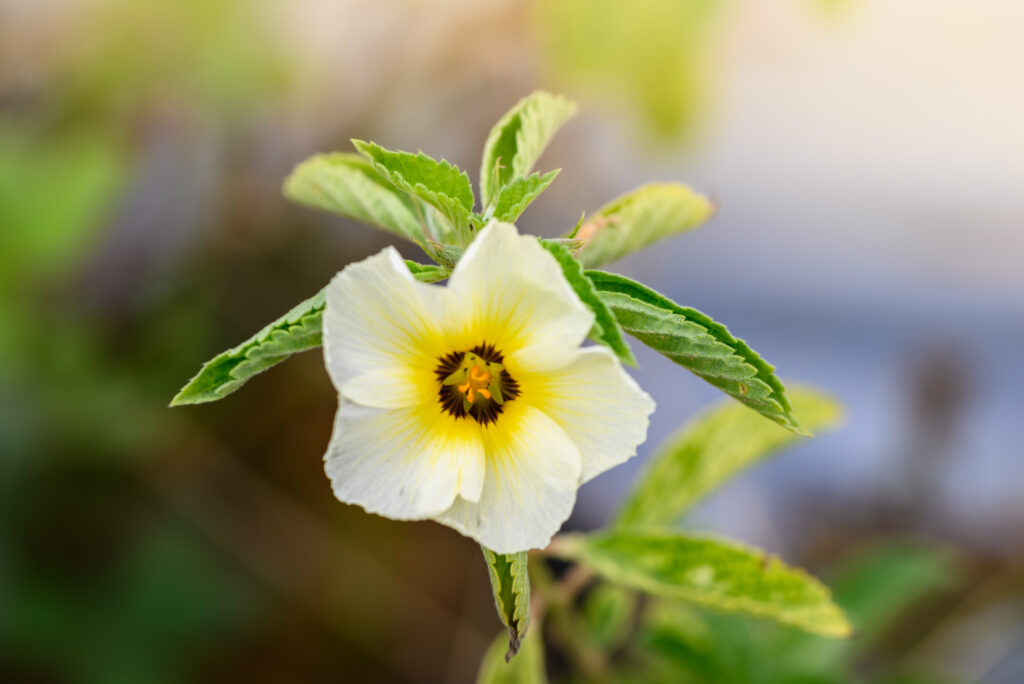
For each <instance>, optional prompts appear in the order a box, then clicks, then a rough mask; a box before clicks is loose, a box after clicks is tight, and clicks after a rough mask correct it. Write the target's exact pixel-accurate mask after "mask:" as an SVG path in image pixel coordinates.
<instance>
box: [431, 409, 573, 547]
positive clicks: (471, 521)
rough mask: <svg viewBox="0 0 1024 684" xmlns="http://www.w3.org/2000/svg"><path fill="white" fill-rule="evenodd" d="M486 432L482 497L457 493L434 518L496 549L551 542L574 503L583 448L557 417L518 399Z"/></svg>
mask: <svg viewBox="0 0 1024 684" xmlns="http://www.w3.org/2000/svg"><path fill="white" fill-rule="evenodd" d="M482 434H483V442H484V450H485V453H486V468H487V471H486V475H485V477H484V483H483V491H482V492H481V493H480V500H479V502H477V503H473V502H471V501H467V500H466V499H465V498H464V497H459V498H457V499H456V500H455V503H454V504H453V505H452V507H451V508H449V509H448V510H446V511H444V512H443V513H441V514H440V515H437V516H435V518H434V519H435V520H437V521H438V522H441V523H443V524H445V525H449V526H451V527H454V528H455V529H456V530H458V531H459V532H461V533H462V534H465V535H466V536H469V537H472V538H473V539H475V540H476V541H477V542H479V543H480V544H482V545H484V546H485V547H487V548H489V549H491V550H493V551H495V552H497V553H515V552H517V551H524V550H526V549H537V548H542V547H544V546H547V544H548V542H549V541H551V537H553V536H554V535H555V533H556V532H558V529H559V528H560V527H561V526H562V523H563V522H565V520H566V519H567V518H568V517H569V514H570V513H571V512H572V508H573V505H574V504H575V503H576V488H577V486H578V483H579V476H580V454H579V451H578V450H577V449H576V446H575V445H574V444H573V443H572V440H570V439H569V436H568V435H566V433H565V431H564V430H562V428H560V427H558V425H557V424H556V423H555V422H554V421H553V420H551V419H550V418H549V417H548V416H546V415H545V414H544V413H543V412H541V411H539V410H537V409H536V408H534V407H532V406H530V405H529V404H527V403H525V402H523V401H520V400H518V399H517V400H514V401H510V402H508V403H507V404H506V405H505V410H504V411H503V412H502V414H501V418H500V419H499V420H498V421H497V422H495V423H493V424H492V425H490V426H489V427H488V428H486V429H484V430H483V431H482Z"/></svg>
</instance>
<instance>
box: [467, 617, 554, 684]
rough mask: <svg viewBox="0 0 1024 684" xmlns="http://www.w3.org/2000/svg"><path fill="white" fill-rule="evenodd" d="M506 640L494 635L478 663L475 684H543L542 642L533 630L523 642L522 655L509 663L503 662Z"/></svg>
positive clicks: (544, 675) (544, 678) (544, 676)
mask: <svg viewBox="0 0 1024 684" xmlns="http://www.w3.org/2000/svg"><path fill="white" fill-rule="evenodd" d="M506 646H507V644H506V639H505V636H504V635H498V636H497V637H496V638H495V639H494V641H493V642H492V643H491V646H490V648H488V649H487V652H486V653H485V654H484V659H483V662H481V663H480V671H479V673H478V674H477V676H476V682H477V684H546V682H547V681H548V678H547V675H546V674H545V672H544V642H543V641H541V638H540V630H538V629H536V628H535V629H533V630H532V631H531V632H530V634H529V635H527V637H526V639H525V641H524V642H523V649H522V653H521V654H520V655H519V657H518V658H515V659H513V660H512V661H511V662H509V661H508V660H506V658H505V648H506Z"/></svg>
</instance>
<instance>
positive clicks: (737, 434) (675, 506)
mask: <svg viewBox="0 0 1024 684" xmlns="http://www.w3.org/2000/svg"><path fill="white" fill-rule="evenodd" d="M789 395H790V398H791V399H792V401H793V407H794V413H796V415H798V416H799V417H800V422H801V424H803V425H805V426H806V427H808V428H809V429H811V430H819V429H826V428H830V427H833V426H834V425H835V424H836V423H837V422H838V420H839V417H840V414H841V413H842V410H841V408H840V406H839V404H838V403H836V401H835V400H833V399H832V398H830V397H828V396H826V395H824V394H822V393H820V392H817V391H815V390H812V389H808V388H802V387H797V388H790V390H789ZM798 439H799V437H798V436H797V435H796V434H794V433H793V432H790V431H789V430H786V429H783V428H782V427H780V426H778V425H775V424H773V423H770V422H768V421H766V420H763V419H762V418H760V417H759V416H757V415H755V414H753V413H751V412H750V411H748V410H747V409H746V408H745V407H743V406H740V405H738V404H736V403H735V402H732V401H728V400H726V401H723V402H722V403H720V404H717V405H715V406H713V407H712V408H711V409H710V410H708V411H706V412H704V413H703V414H702V415H700V416H698V417H696V418H694V419H693V420H692V421H691V422H690V423H689V424H688V425H686V426H685V427H683V428H682V429H681V430H680V431H679V432H677V433H676V434H675V435H673V436H672V437H669V439H668V440H666V442H665V443H664V444H662V445H661V446H659V447H658V449H657V451H656V452H655V454H654V456H652V457H651V461H650V465H648V467H647V469H646V471H645V472H644V473H643V475H641V477H640V478H639V479H638V481H637V484H636V486H635V487H634V488H633V491H632V492H631V493H630V494H629V495H628V496H627V497H626V501H625V503H624V504H623V506H622V508H621V510H620V511H619V515H618V518H617V520H616V525H617V526H618V527H660V526H671V525H673V524H674V523H675V522H676V521H678V520H679V518H681V517H682V516H683V514H685V513H686V512H687V511H688V510H689V509H690V508H691V507H692V506H693V505H694V504H695V503H697V502H698V501H699V500H700V499H701V498H703V497H704V496H707V495H708V494H709V493H710V492H712V491H714V490H715V489H716V488H717V487H718V486H719V485H721V484H722V483H723V482H725V481H726V480H728V479H729V478H731V477H732V476H734V475H735V474H736V473H738V472H740V471H741V470H743V469H745V468H748V467H750V466H751V465H753V464H754V463H756V462H757V461H759V460H760V459H762V458H765V457H766V456H768V455H769V454H771V453H774V452H777V451H779V450H780V449H783V448H785V447H787V446H789V445H790V444H793V443H794V442H796V441H797V440H798Z"/></svg>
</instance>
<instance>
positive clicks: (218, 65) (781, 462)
mask: <svg viewBox="0 0 1024 684" xmlns="http://www.w3.org/2000/svg"><path fill="white" fill-rule="evenodd" d="M1022 26H1024V5H1021V4H1020V3H1019V2H1016V0H983V1H982V2H977V3H961V2H955V1H954V0H931V1H926V0H905V1H904V2H900V3H887V2H883V1H882V0H791V1H787V2H779V3H759V2H756V1H755V0H638V1H637V2H632V3H622V2H616V1H614V0H590V1H587V0H548V1H545V0H497V1H494V2H485V3H479V2H471V1H469V0H433V1H428V0H376V1H370V0H363V1H359V0H346V1H344V2H326V1H317V0H302V1H299V2H284V1H283V0H276V1H275V0H257V1H244V2H243V1H242V0H206V1H203V2H200V1H199V0H152V1H150V2H146V3H140V2H133V1H132V0H0V680H3V681H15V682H22V681H24V682H37V681H38V682H142V681H144V682H163V681H167V682H175V681H221V680H224V679H228V680H232V681H234V680H241V679H242V678H243V677H244V678H247V679H249V680H251V681H257V682H262V681H267V682H270V681H412V682H436V681H449V682H460V681H466V680H471V679H472V677H473V676H474V673H475V671H476V666H477V663H478V661H479V657H480V655H481V653H482V651H483V649H484V648H485V647H486V644H487V643H488V641H489V639H490V638H491V636H492V635H493V634H494V633H495V632H496V631H497V628H498V624H497V622H496V620H495V617H494V615H493V609H492V605H491V603H490V598H489V589H488V586H487V579H486V573H485V571H484V567H483V564H482V562H481V561H480V558H479V552H478V551H477V550H476V548H475V547H474V545H473V544H472V542H470V541H469V540H467V539H463V538H461V537H459V536H458V535H457V534H455V533H454V532H452V531H451V530H448V529H447V528H442V527H440V526H437V525H434V524H432V523H417V524H408V523H402V524H400V523H394V522H391V521H386V520H382V519H378V518H374V517H371V516H367V515H365V514H364V513H362V512H361V511H360V510H358V509H354V508H350V507H347V506H344V505H342V504H340V503H337V502H336V501H335V500H334V499H333V497H332V496H331V493H330V489H329V487H328V483H327V480H326V478H325V476H324V475H323V472H322V465H321V457H322V454H323V451H324V448H325V446H326V443H327V438H328V436H329V432H330V426H331V417H332V415H333V410H334V406H335V402H336V398H335V396H334V395H333V390H332V388H331V386H330V383H329V381H328V380H327V378H326V374H325V373H324V371H323V367H322V363H321V360H320V358H319V357H318V356H317V355H316V354H307V355H304V356H303V357H301V358H297V359H293V360H291V361H289V362H288V363H287V364H286V365H284V366H282V367H279V368H276V369H274V370H272V371H270V372H269V373H267V374H265V375H263V376H261V377H259V378H257V379H256V380H254V381H253V382H251V383H250V384H249V385H247V386H246V387H245V388H244V389H243V390H241V391H240V392H238V393H237V394H235V395H232V396H231V397H229V398H228V399H226V400H224V401H223V402H220V403H218V404H214V405H209V406H204V407H197V408H188V409H176V410H174V411H171V410H168V409H166V408H165V407H166V404H167V402H168V400H169V399H170V397H171V396H173V394H174V393H175V391H176V390H177V389H178V388H179V387H180V386H181V384H183V382H184V381H185V380H187V379H188V378H189V377H191V375H192V374H193V373H194V372H195V370H196V369H197V368H198V366H199V364H200V363H201V362H202V361H204V360H206V359H207V358H209V357H211V356H213V355H214V354H216V353H217V352H219V351H221V350H222V349H224V348H227V347H230V346H233V345H234V344H236V343H237V342H239V341H240V340H242V339H244V338H245V337H247V336H248V335H249V334H251V333H252V332H254V331H255V330H257V329H258V328H259V327H261V326H262V325H263V324H264V323H265V322H267V321H269V320H271V319H273V318H274V317H276V316H277V315H279V314H280V313H282V312H283V311H285V310H287V309H288V308H289V307H290V306H291V305H292V304H293V303H295V302H296V301H298V300H299V299H301V298H304V297H306V296H309V295H310V294H312V293H313V292H315V291H316V290H318V289H319V288H320V287H321V286H322V284H323V283H325V282H326V281H327V280H328V279H329V278H330V276H331V275H332V274H333V273H335V272H336V271H337V270H339V269H340V268H341V267H343V266H344V265H345V264H346V263H348V262H350V261H353V260H358V259H362V258H364V257H365V256H367V255H369V254H371V253H374V252H376V251H378V250H379V249H381V248H382V247H383V246H384V245H385V244H387V241H388V238H387V237H386V236H384V235H383V234H380V233H376V232H374V231H373V230H372V229H370V228H367V227H365V226H360V225H355V224H351V223H348V222H346V221H344V220H341V219H337V218H334V217H331V216H327V215H321V214H317V213H314V212H311V211H308V210H305V209H302V208H299V207H296V206H292V205H289V204H288V203H286V202H285V201H284V199H283V198H282V197H281V194H280V191H279V187H280V183H281V180H282V179H283V178H284V176H285V175H286V174H287V173H288V171H289V170H290V169H291V168H292V167H293V166H294V165H295V164H296V163H297V162H299V161H301V160H302V159H303V158H305V157H306V156H308V155H309V154H312V153H314V152H318V151H324V150H348V149H349V143H348V140H349V139H350V138H353V137H355V138H363V139H373V140H376V141H378V142H380V143H381V144H382V145H385V146H387V147H389V148H398V149H409V150H415V149H419V148H422V149H423V150H424V151H425V152H427V153H428V154H431V155H433V156H436V157H442V156H443V157H446V158H448V159H449V160H451V161H453V162H455V163H457V164H458V165H460V166H461V167H463V168H465V169H467V170H468V171H469V173H470V175H471V176H472V177H473V178H474V179H475V178H476V171H477V168H478V163H479V162H478V160H479V155H480V152H481V148H482V145H483V141H484V139H485V138H486V135H487V131H488V129H489V127H490V126H491V125H492V124H493V122H494V121H495V120H496V119H497V118H498V117H499V116H500V115H501V113H503V112H504V111H505V109H507V108H508V107H509V106H511V104H513V103H514V102H515V101H516V100H517V99H518V98H519V97H521V96H522V95H524V94H526V93H528V92H530V91H532V90H534V89H536V88H538V87H545V88H548V89H552V90H556V91H559V92H564V93H565V94H567V95H569V96H570V97H573V98H574V99H577V100H578V101H579V102H580V103H581V114H580V115H579V116H578V117H577V118H576V119H574V120H573V121H572V122H571V123H570V125H569V126H567V127H566V128H565V129H564V130H563V132H562V133H561V134H560V135H559V137H558V138H556V140H555V141H554V143H553V145H552V146H551V148H549V150H548V152H547V153H546V154H545V156H544V158H543V159H542V161H541V167H542V168H545V169H547V168H555V167H561V168H562V169H563V173H562V174H561V176H560V177H559V178H558V180H557V182H556V183H555V184H554V185H553V186H552V187H551V189H550V190H548V191H547V193H545V195H544V196H543V197H542V198H541V199H540V200H538V201H537V203H535V204H534V205H533V206H532V207H531V208H530V209H529V210H528V211H527V213H526V214H525V215H524V216H523V218H522V220H521V221H520V226H521V228H522V229H524V230H528V231H531V232H535V233H538V234H543V235H548V236H554V235H557V234H561V233H563V232H564V231H565V230H566V229H567V228H570V227H571V226H573V225H574V224H575V223H576V221H577V219H578V217H579V213H580V211H581V210H583V209H586V210H588V211H593V210H596V209H597V208H598V207H600V206H601V205H603V204H604V203H605V202H607V201H608V200H610V199H611V198H613V197H615V196H616V195H618V194H620V193H622V192H625V191H627V190H630V189H632V188H633V187H635V186H637V185H639V184H641V183H643V182H648V181H653V180H671V181H682V182H686V183H689V184H691V185H693V186H694V187H695V188H697V189H699V190H702V191H704V192H707V193H709V194H710V195H711V196H712V197H714V199H715V201H716V204H717V206H718V213H717V215H716V217H715V218H714V219H713V220H712V221H711V222H710V223H709V224H708V225H706V226H704V227H702V228H700V229H699V230H697V231H695V232H693V233H691V234H688V235H685V236H682V237H679V238H676V239H674V240H672V241H670V242H667V243H664V244H661V245H659V246H657V247H655V248H653V249H649V250H647V251H645V252H642V253H639V254H636V255H633V256H631V257H629V258H627V259H625V260H623V261H622V262H621V263H619V264H617V265H615V266H614V269H615V270H620V271H621V272H623V273H626V274H627V275H631V276H634V277H640V278H642V279H643V280H644V281H645V282H647V283H648V284H650V285H651V286H652V287H655V288H656V289H658V290H660V291H662V292H665V293H666V294H668V295H669V296H671V297H672V298H673V299H675V300H677V301H679V302H680V303H682V304H685V305H688V306H692V307H695V308H698V309H701V310H702V311H705V312H706V313H708V314H710V315H712V316H713V317H715V318H716V319H717V320H720V321H722V322H724V323H726V324H727V325H729V327H730V328H731V330H732V331H733V332H734V333H735V334H737V335H738V336H740V337H743V338H744V339H746V340H748V341H749V342H750V343H751V345H752V346H753V347H754V348H755V349H757V350H758V351H759V352H761V354H762V355H763V356H764V357H765V358H767V359H768V360H769V361H771V362H772V363H774V364H775V365H776V366H777V367H778V369H779V371H780V373H781V374H782V375H783V376H784V377H786V378H789V379H794V380H800V381H804V382H809V383H812V384H815V385H818V386H820V387H822V388H826V389H828V390H829V391H831V392H832V393H834V394H835V395H837V396H838V397H840V398H841V399H842V401H843V402H844V403H845V404H846V406H847V415H846V421H845V424H844V426H843V428H842V429H840V430H838V431H836V432H833V433H830V434H825V435H821V436H819V437H818V438H816V439H815V440H813V441H810V442H808V443H806V444H803V445H801V446H800V447H799V448H796V449H793V450H791V451H789V452H787V453H785V454H784V455H782V456H780V457H779V458H777V459H775V460H773V461H771V462H769V463H767V464H765V465H763V466H760V467H758V468H757V469H755V470H753V471H751V472H750V473H747V474H746V475H744V476H742V477H741V478H739V479H737V480H736V481H735V482H733V483H731V484H730V485H729V486H728V487H726V488H725V489H723V490H722V491H721V492H719V493H718V494H716V495H715V496H714V497H712V498H711V499H710V500H709V501H707V502H706V503H705V504H704V505H703V506H702V507H701V508H700V510H699V511H698V513H697V514H696V515H695V516H694V517H693V519H692V520H690V521H688V524H689V525H690V526H692V527H696V528H699V529H707V530H712V531H716V532H722V533H727V534H731V535H734V536H737V537H739V538H741V539H744V540H746V541H749V542H751V543H754V544H758V545H762V546H765V547H767V548H769V549H771V550H773V551H776V552H778V553H780V554H781V555H783V556H784V557H785V558H787V559H788V560H791V561H793V562H794V563H800V564H804V565H806V566H808V567H810V568H811V569H812V570H814V571H815V572H818V573H819V574H821V575H822V576H823V577H825V578H826V579H828V578H829V577H830V573H836V572H838V570H837V569H838V568H841V567H843V566H844V564H846V563H847V562H849V559H850V558H852V557H855V556H856V555H857V554H858V553H861V552H862V550H863V549H864V548H867V546H870V545H871V544H875V543H879V542H881V541H886V542H887V543H888V542H892V541H893V540H896V541H895V542H893V543H896V544H897V545H899V544H907V545H910V544H922V543H924V544H925V545H927V546H929V547H933V548H940V549H943V550H945V551H949V552H951V553H952V554H953V555H955V557H956V558H957V559H958V560H957V563H956V567H957V570H956V572H953V573H952V574H951V576H952V577H953V578H954V579H952V580H951V581H950V583H949V584H948V586H947V588H946V590H945V591H944V592H940V593H937V594H936V595H934V596H932V597H931V599H928V598H927V597H926V598H925V599H924V601H925V603H924V604H921V603H918V604H917V605H918V609H917V611H916V612H915V611H911V612H910V613H909V614H908V615H904V616H903V617H901V618H900V620H899V621H898V622H894V623H893V630H894V632H893V633H894V634H899V635H900V636H899V637H898V638H894V639H888V640H883V644H882V646H881V647H879V648H875V649H874V650H872V651H871V652H870V653H868V654H867V655H866V656H864V658H863V659H862V660H863V662H860V663H859V664H857V666H856V667H857V668H858V671H859V672H861V673H862V674H864V675H865V676H869V675H870V674H871V672H872V671H873V670H872V668H877V667H878V666H879V663H884V664H905V663H909V664H911V665H913V666H915V667H919V668H923V669H924V670H927V671H929V672H933V673H935V676H936V677H943V678H949V680H952V681H987V682H1018V681H1022V680H1024V662H1022V661H1024V658H1022V656H1021V653H1024V554H1022V552H1021V549H1022V548H1024V546H1022V543H1021V542H1022V537H1024V499H1022V497H1021V496H1020V495H1019V483H1020V482H1021V481H1022V479H1024V459H1022V458H1021V454H1022V447H1021V445H1022V444H1024V399H1022V395H1021V392H1020V388H1021V387H1022V386H1024V363H1022V362H1021V356H1022V352H1024V268H1022V266H1021V260H1022V254H1024V232H1022V231H1021V228H1022V226H1024V194H1022V185H1021V184H1022V182H1024V127H1021V125H1020V122H1021V121H1024V91H1022V90H1021V88H1020V68H1021V65H1022V64H1024V41H1022V40H1021V27H1022ZM400 248H401V249H402V250H403V252H404V253H405V254H406V256H408V257H410V258H417V259H420V260H422V255H420V254H417V253H416V251H417V250H416V249H415V248H414V247H411V246H408V245H402V246H400ZM636 351H637V353H638V357H639V359H640V362H641V368H640V369H639V371H638V372H637V377H638V379H639V380H640V382H641V384H642V385H644V387H645V388H647V389H648V391H649V392H650V393H651V394H652V395H654V397H655V399H656V400H657V401H658V411H657V413H656V414H655V416H654V418H653V421H652V426H651V432H650V440H649V442H648V444H647V445H645V447H643V449H642V450H641V454H640V456H639V458H637V459H634V460H633V461H631V462H630V463H628V464H626V465H625V466H623V467H621V468H618V469H616V470H614V471H612V472H610V473H608V474H606V475H604V476H602V477H601V478H598V479H597V480H595V481H594V482H593V483H591V484H589V485H588V486H587V487H585V488H584V489H583V491H582V493H581V496H580V501H579V504H578V506H577V511H576V513H575V514H574V517H573V519H572V520H571V521H570V523H569V524H570V525H571V526H572V527H575V528H584V529H587V528H592V527H596V526H599V525H601V524H602V522H603V521H604V520H605V518H606V517H607V516H608V514H609V513H610V511H611V510H612V509H613V508H614V506H615V504H616V502H617V500H618V498H619V497H620V496H621V495H622V493H623V492H624V490H625V489H626V487H627V486H628V484H629V482H630V480H631V479H632V477H633V476H634V475H635V474H636V473H637V472H639V470H640V468H642V465H643V461H644V458H645V456H646V455H647V454H649V453H650V452H651V450H652V448H653V447H654V445H656V443H657V442H658V441H659V440H660V439H662V438H664V437H665V436H667V435H668V434H669V433H670V432H671V431H673V430H674V429H676V428H677V427H678V426H679V425H680V424H681V423H682V422H684V421H686V420H687V419H688V418H689V417H691V416H692V415H693V414H694V413H696V412H697V411H698V410H699V409H700V408H702V407H703V406H705V405H707V404H709V403H710V402H712V401H714V400H716V399H717V398H718V395H717V393H716V391H715V390H713V389H712V388H710V387H708V386H706V385H703V384H702V383H701V382H700V381H699V380H697V379H695V378H693V377H691V376H689V375H686V374H685V373H683V372H681V371H678V369H677V368H676V367H675V366H673V365H672V364H671V363H670V362H669V361H667V360H666V359H663V358H661V357H658V356H657V355H655V354H653V353H648V350H646V349H643V348H641V347H640V346H639V345H637V346H636ZM929 601H930V602H929ZM922 605H924V606H925V607H924V608H921V606H922ZM935 681H939V679H936V680H935ZM942 681H946V679H942Z"/></svg>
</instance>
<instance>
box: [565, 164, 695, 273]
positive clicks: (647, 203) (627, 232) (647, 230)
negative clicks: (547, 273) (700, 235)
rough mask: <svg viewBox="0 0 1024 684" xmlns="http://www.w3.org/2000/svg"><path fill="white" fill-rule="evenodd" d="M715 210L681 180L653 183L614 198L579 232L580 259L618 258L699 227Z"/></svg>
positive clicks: (594, 262)
mask: <svg viewBox="0 0 1024 684" xmlns="http://www.w3.org/2000/svg"><path fill="white" fill-rule="evenodd" d="M713 213H714V205H712V204H711V200H709V199H708V198H707V197H705V196H704V195H702V194H700V193H698V192H696V191H694V190H692V189H691V188H689V187H687V186H685V185H680V184H679V183H651V184H650V185H644V186H641V187H639V188H637V189H636V190H633V191H632V192H628V193H626V194H625V195H623V196H621V197H619V198H618V199H616V200H614V201H613V202H611V203H610V204H607V205H606V206H604V207H602V208H601V209H600V210H598V211H597V213H595V214H593V215H592V216H590V217H589V218H588V219H587V220H586V221H585V222H584V223H583V225H582V226H580V227H579V229H578V230H577V231H576V234H575V237H576V238H578V239H581V240H583V241H584V245H583V248H582V249H581V250H580V253H579V255H578V258H579V260H580V262H581V263H582V264H583V265H584V266H586V267H588V268H593V267H594V266H600V265H602V264H606V263H608V262H611V261H615V260H616V259H619V258H621V257H624V256H626V255H627V254H630V253H632V252H635V251H637V250H640V249H643V248H644V247H647V246H648V245H650V244H653V243H655V242H657V241H658V240H662V239H664V238H667V237H669V236H671V235H676V234H678V233H682V232H685V231H687V230H690V229H692V228H696V227H697V226H699V225H701V224H702V223H704V222H705V221H707V220H708V219H709V218H710V217H711V215H712V214H713Z"/></svg>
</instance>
